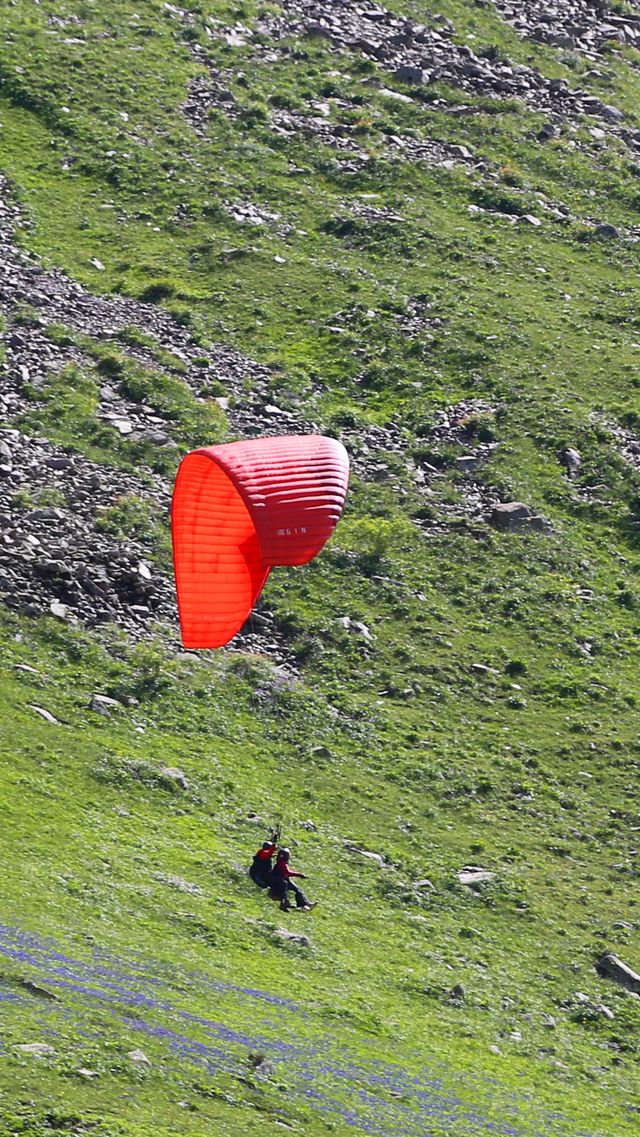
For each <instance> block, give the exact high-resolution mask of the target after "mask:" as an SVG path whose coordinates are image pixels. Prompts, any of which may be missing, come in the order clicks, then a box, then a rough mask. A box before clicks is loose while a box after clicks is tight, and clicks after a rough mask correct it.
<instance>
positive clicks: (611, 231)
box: [596, 223, 620, 239]
mask: <svg viewBox="0 0 640 1137" xmlns="http://www.w3.org/2000/svg"><path fill="white" fill-rule="evenodd" d="M596 233H597V234H598V236H599V237H609V238H612V239H613V238H614V237H619V236H620V230H619V229H616V227H615V225H608V224H606V223H605V224H602V225H596Z"/></svg>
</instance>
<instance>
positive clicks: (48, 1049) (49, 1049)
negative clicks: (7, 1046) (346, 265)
mask: <svg viewBox="0 0 640 1137" xmlns="http://www.w3.org/2000/svg"><path fill="white" fill-rule="evenodd" d="M17 1049H18V1050H20V1051H21V1052H22V1054H30V1055H31V1057H32V1058H53V1056H54V1055H55V1050H54V1048H53V1046H50V1045H49V1043H48V1042H24V1043H22V1045H21V1046H18V1047H17Z"/></svg>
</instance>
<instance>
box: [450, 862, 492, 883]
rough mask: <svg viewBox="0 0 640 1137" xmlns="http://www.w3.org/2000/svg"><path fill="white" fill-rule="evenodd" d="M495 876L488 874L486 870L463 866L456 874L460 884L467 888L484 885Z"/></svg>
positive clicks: (473, 866)
mask: <svg viewBox="0 0 640 1137" xmlns="http://www.w3.org/2000/svg"><path fill="white" fill-rule="evenodd" d="M495 875H496V874H495V873H493V872H488V871H487V869H482V868H477V867H476V866H475V865H465V867H464V868H463V869H460V870H459V872H458V874H457V876H458V880H459V881H460V884H464V885H466V887H467V888H473V887H474V886H475V885H478V884H485V883H487V881H490V880H493V879H494V878H495Z"/></svg>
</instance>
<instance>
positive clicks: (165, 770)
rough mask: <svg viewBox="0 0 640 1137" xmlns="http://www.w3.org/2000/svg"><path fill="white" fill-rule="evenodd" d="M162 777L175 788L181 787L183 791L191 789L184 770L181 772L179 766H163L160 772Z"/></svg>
mask: <svg viewBox="0 0 640 1137" xmlns="http://www.w3.org/2000/svg"><path fill="white" fill-rule="evenodd" d="M160 776H161V777H163V778H164V779H165V780H166V781H168V782H171V784H172V785H174V786H179V788H180V789H181V790H186V789H188V788H189V783H188V781H187V776H186V774H185V773H184V771H183V770H179V769H178V768H177V766H163V767H162V769H161V771H160Z"/></svg>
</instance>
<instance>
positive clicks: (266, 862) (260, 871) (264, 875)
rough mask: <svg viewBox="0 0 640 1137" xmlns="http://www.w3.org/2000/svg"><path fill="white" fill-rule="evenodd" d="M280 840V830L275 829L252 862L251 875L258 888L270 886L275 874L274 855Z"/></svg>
mask: <svg viewBox="0 0 640 1137" xmlns="http://www.w3.org/2000/svg"><path fill="white" fill-rule="evenodd" d="M279 840H280V832H279V830H278V829H274V830H273V832H272V834H271V838H270V840H269V841H264V842H263V844H262V845H261V846H260V848H259V849H258V851H257V853H256V855H255V857H254V858H253V860H252V862H251V868H250V869H249V876H250V877H251V879H252V881H253V883H254V884H257V886H258V888H270V887H271V878H272V874H273V857H274V856H275V851H276V849H277V847H278V841H279Z"/></svg>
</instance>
